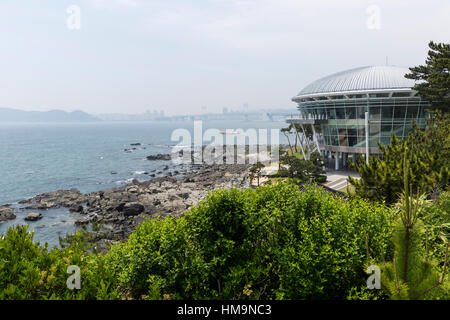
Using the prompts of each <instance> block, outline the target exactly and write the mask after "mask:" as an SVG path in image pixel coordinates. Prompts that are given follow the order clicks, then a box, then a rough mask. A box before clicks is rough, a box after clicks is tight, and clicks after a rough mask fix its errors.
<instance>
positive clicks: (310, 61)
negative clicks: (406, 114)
mask: <svg viewBox="0 0 450 320" xmlns="http://www.w3.org/2000/svg"><path fill="white" fill-rule="evenodd" d="M449 16H450V2H449V1H444V0H431V1H426V2H425V1H418V0H411V1H400V0H397V1H392V0H391V1H388V0H383V1H359V0H344V1H332V0H319V1H310V2H304V1H298V0H259V1H257V0H196V1H194V0H189V1H188V0H183V1H181V0H171V1H162V0H69V1H66V0H60V1H42V0H38V1H37V0H33V1H31V0H23V1H20V3H19V2H18V1H13V0H4V1H2V2H1V3H0V30H1V33H0V34H1V42H0V43H1V44H0V64H1V70H2V71H1V72H0V87H1V90H0V108H15V109H22V110H38V111H47V110H52V109H60V110H64V111H73V110H82V111H85V112H87V113H90V114H108V113H122V114H139V113H145V112H146V111H147V110H150V111H153V110H157V111H160V110H164V112H165V114H166V115H175V114H186V113H197V114H198V113H203V112H204V111H205V108H204V107H206V110H207V112H214V113H221V112H222V110H223V108H224V107H226V108H228V109H229V110H239V109H244V108H248V109H250V110H251V109H253V108H258V109H276V108H286V109H288V108H295V103H294V102H292V101H291V98H292V97H293V96H295V95H296V94H297V93H298V92H299V91H300V90H301V89H302V88H303V87H304V86H306V85H307V84H309V83H311V82H313V81H314V80H317V79H318V78H321V77H323V76H327V75H329V74H332V73H335V72H339V71H343V70H346V69H351V68H355V67H361V66H367V65H384V64H386V62H387V60H388V63H389V64H390V65H397V66H403V67H412V66H415V65H419V64H423V63H424V62H425V59H426V56H427V51H428V47H427V44H428V42H429V41H430V40H433V41H436V42H448V40H449V39H448V36H449V34H450V32H449V31H450V22H449V19H448V17H449ZM245 105H247V107H245Z"/></svg>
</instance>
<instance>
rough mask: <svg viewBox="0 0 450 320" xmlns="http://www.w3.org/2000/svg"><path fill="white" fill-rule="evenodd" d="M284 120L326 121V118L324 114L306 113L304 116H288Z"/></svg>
mask: <svg viewBox="0 0 450 320" xmlns="http://www.w3.org/2000/svg"><path fill="white" fill-rule="evenodd" d="M286 120H328V117H327V115H326V114H321V115H318V114H311V113H308V114H307V115H304V114H298V115H292V114H291V115H289V116H287V117H286Z"/></svg>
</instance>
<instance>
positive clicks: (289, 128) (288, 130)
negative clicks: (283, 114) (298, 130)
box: [280, 125, 294, 153]
mask: <svg viewBox="0 0 450 320" xmlns="http://www.w3.org/2000/svg"><path fill="white" fill-rule="evenodd" d="M291 129H292V127H291V125H289V127H287V128H282V129H281V130H280V131H281V132H282V133H283V134H284V136H285V137H286V138H287V141H288V144H289V149H290V150H291V153H294V150H293V149H292V145H291V140H290V139H289V134H290V133H291Z"/></svg>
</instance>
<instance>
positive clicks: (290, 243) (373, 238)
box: [108, 182, 392, 299]
mask: <svg viewBox="0 0 450 320" xmlns="http://www.w3.org/2000/svg"><path fill="white" fill-rule="evenodd" d="M391 219H392V214H391V211H390V210H388V209H386V208H385V207H383V206H378V205H375V206H373V205H369V204H368V203H366V202H364V201H361V200H352V201H348V202H343V201H342V200H340V199H338V198H335V197H333V196H332V195H331V194H329V193H327V192H325V191H323V190H322V189H320V188H318V187H308V188H307V190H306V192H301V191H300V190H299V189H298V187H297V186H296V185H294V184H292V183H289V182H287V183H280V184H277V185H269V186H264V187H260V188H258V189H256V190H252V189H248V190H245V191H240V190H237V189H232V190H220V191H217V192H215V193H212V194H211V195H210V196H209V197H208V199H207V200H205V201H204V202H202V203H201V204H200V205H199V206H197V207H196V208H194V209H192V210H191V211H189V212H188V213H187V214H186V215H185V217H184V218H181V219H178V220H173V219H165V220H152V221H147V222H145V223H143V224H142V225H141V226H140V227H139V228H138V230H136V232H135V233H134V234H133V235H132V236H131V237H130V239H129V241H128V242H127V243H125V244H122V245H120V246H117V247H114V248H113V249H112V250H111V253H110V254H109V256H108V263H109V264H110V265H111V266H112V268H113V270H114V273H115V274H116V275H117V277H118V279H119V280H120V285H121V287H123V288H128V289H129V290H130V294H131V295H132V296H133V297H135V298H139V297H142V296H143V295H144V296H147V297H148V298H153V299H161V298H185V299H210V298H213V299H217V298H223V299H243V298H252V299H258V298H259V299H274V298H278V299H326V298H328V299H345V298H346V297H347V295H348V293H349V292H350V290H351V289H352V288H354V287H360V286H363V285H365V279H366V275H365V274H364V265H365V263H366V261H367V256H366V255H367V248H366V241H368V247H369V248H370V249H369V250H370V254H371V255H372V256H374V257H378V258H379V259H381V258H385V253H386V252H389V250H388V246H389V237H390V235H389V234H390V233H389V230H390V229H389V226H390V221H391Z"/></svg>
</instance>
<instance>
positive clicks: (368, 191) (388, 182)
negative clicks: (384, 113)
mask: <svg viewBox="0 0 450 320" xmlns="http://www.w3.org/2000/svg"><path fill="white" fill-rule="evenodd" d="M378 146H379V148H380V150H381V153H382V154H381V157H380V158H377V157H371V158H370V160H369V163H368V164H367V163H365V162H364V161H363V160H362V158H360V159H359V161H358V162H357V163H356V164H350V165H351V166H352V168H354V169H355V170H356V171H358V173H359V175H360V177H361V179H359V180H358V179H354V178H352V177H349V178H348V180H349V182H350V184H352V185H353V186H354V187H355V193H356V194H358V195H360V196H362V197H364V198H367V199H370V200H373V201H380V202H382V201H385V202H386V204H388V205H391V204H394V203H396V202H397V200H398V199H399V195H400V194H401V192H402V190H403V168H402V167H401V165H400V164H401V161H402V159H403V156H404V154H405V153H406V154H407V155H406V156H407V158H408V161H409V163H410V169H409V173H408V175H409V176H408V179H409V181H410V182H411V184H412V186H413V192H417V191H418V190H422V191H423V192H433V191H436V190H439V189H443V190H446V189H448V184H449V176H450V116H449V114H441V113H439V112H437V113H436V114H435V116H433V117H431V118H429V119H427V126H426V128H425V130H420V129H419V128H418V126H417V125H414V126H413V132H412V133H411V134H410V135H409V137H408V139H407V140H406V141H402V140H400V139H398V138H397V137H395V135H392V137H391V143H390V144H389V145H387V146H383V145H381V144H378Z"/></svg>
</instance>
